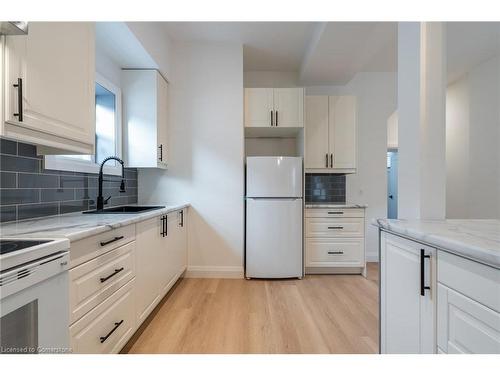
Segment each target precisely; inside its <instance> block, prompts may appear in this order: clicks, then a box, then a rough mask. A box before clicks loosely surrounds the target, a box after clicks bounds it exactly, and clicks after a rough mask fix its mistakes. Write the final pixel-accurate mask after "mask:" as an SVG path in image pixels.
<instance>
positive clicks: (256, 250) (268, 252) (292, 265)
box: [245, 156, 303, 279]
mask: <svg viewBox="0 0 500 375" xmlns="http://www.w3.org/2000/svg"><path fill="white" fill-rule="evenodd" d="M246 162H247V163H246V165H247V168H246V221H245V223H246V224H245V225H246V232H245V235H246V237H245V239H246V241H245V276H246V277H247V278H266V279H271V278H292V277H298V278H301V277H302V275H303V266H302V261H303V251H302V249H303V246H302V244H303V240H302V221H303V220H302V211H303V205H302V158H300V157H261V156H256V157H247V160H246Z"/></svg>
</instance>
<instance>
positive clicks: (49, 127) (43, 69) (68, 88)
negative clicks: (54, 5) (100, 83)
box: [5, 22, 95, 151]
mask: <svg viewBox="0 0 500 375" xmlns="http://www.w3.org/2000/svg"><path fill="white" fill-rule="evenodd" d="M94 45H95V32H94V24H93V23H89V22H30V25H29V33H28V35H26V36H8V37H7V38H6V67H5V69H6V71H5V76H6V82H5V84H6V93H7V98H6V99H7V100H6V114H5V115H6V121H8V122H10V123H13V124H15V125H17V126H19V127H22V128H24V129H27V130H26V131H27V132H29V131H37V132H40V133H42V134H45V135H50V136H52V137H55V141H54V140H53V141H54V142H57V140H58V139H59V142H62V141H60V139H61V138H63V139H68V140H72V141H76V142H77V143H84V144H87V145H89V148H88V150H89V151H92V150H93V148H94V139H95V79H94V76H95V48H94ZM19 78H21V79H22V104H23V121H22V122H19V117H18V116H14V114H15V113H18V111H19V108H18V94H19V88H18V87H14V84H17V83H18V79H19ZM28 134H30V133H28ZM62 143H63V144H64V142H62ZM49 146H50V144H49ZM52 146H56V147H57V146H59V145H58V144H57V143H56V144H52Z"/></svg>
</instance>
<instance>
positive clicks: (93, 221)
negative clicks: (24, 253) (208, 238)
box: [0, 203, 189, 241]
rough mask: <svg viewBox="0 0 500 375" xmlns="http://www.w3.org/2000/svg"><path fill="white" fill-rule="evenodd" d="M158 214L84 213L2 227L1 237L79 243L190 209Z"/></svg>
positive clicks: (162, 210) (172, 207) (172, 208)
mask: <svg viewBox="0 0 500 375" xmlns="http://www.w3.org/2000/svg"><path fill="white" fill-rule="evenodd" d="M158 206H165V208H160V209H156V210H151V211H146V212H140V213H133V214H82V213H81V212H76V213H71V214H65V215H60V216H51V217H45V218H39V219H31V220H24V221H19V222H12V223H4V224H1V225H0V237H2V238H5V237H11V238H14V237H15V238H67V239H69V240H70V241H78V240H81V239H82V238H85V237H90V236H94V235H96V234H99V233H102V232H106V231H108V230H111V229H115V228H119V227H123V226H126V225H129V224H134V223H138V222H140V221H144V220H147V219H150V218H153V217H155V216H160V215H166V214H168V213H169V212H172V211H177V210H180V209H183V208H186V207H189V203H182V204H175V205H172V204H161V203H160V204H158Z"/></svg>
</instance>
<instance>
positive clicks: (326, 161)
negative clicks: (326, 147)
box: [325, 154, 328, 168]
mask: <svg viewBox="0 0 500 375" xmlns="http://www.w3.org/2000/svg"><path fill="white" fill-rule="evenodd" d="M325 157H326V159H325V165H326V168H328V154H326V155H325Z"/></svg>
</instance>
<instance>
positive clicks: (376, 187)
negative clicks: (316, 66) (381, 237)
mask: <svg viewBox="0 0 500 375" xmlns="http://www.w3.org/2000/svg"><path fill="white" fill-rule="evenodd" d="M342 94H345V95H349V94H350V95H356V97H357V110H358V134H357V142H358V163H357V172H356V174H353V175H347V178H346V199H347V200H348V201H349V202H353V203H362V204H366V205H368V208H367V209H366V252H367V258H368V260H377V259H378V232H377V229H376V228H375V227H374V226H373V225H371V221H372V219H375V218H382V217H387V119H388V118H389V116H390V115H391V114H392V113H393V112H394V110H395V109H396V106H397V77H396V73H359V74H357V75H356V76H355V77H354V78H353V79H352V80H351V82H349V83H348V84H347V85H346V86H324V87H319V86H316V87H307V88H306V95H342Z"/></svg>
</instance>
